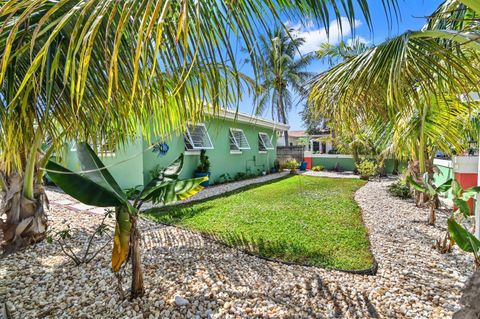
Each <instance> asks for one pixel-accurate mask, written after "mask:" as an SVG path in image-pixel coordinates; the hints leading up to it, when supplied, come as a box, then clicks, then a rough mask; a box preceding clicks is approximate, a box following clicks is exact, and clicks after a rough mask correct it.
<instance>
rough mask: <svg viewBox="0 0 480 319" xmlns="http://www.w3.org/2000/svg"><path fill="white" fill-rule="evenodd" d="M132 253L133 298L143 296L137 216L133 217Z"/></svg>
mask: <svg viewBox="0 0 480 319" xmlns="http://www.w3.org/2000/svg"><path fill="white" fill-rule="evenodd" d="M132 229H133V230H132V235H131V239H130V240H131V249H132V250H131V253H132V295H131V298H132V299H134V298H137V297H141V296H143V294H144V293H145V288H144V286H143V270H142V257H141V254H140V238H141V237H140V231H139V230H138V228H137V217H132Z"/></svg>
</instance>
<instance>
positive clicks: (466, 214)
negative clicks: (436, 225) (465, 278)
mask: <svg viewBox="0 0 480 319" xmlns="http://www.w3.org/2000/svg"><path fill="white" fill-rule="evenodd" d="M452 192H453V196H454V200H453V202H454V204H455V206H456V207H457V209H456V212H457V213H458V214H457V215H460V216H462V217H463V218H464V219H467V218H470V217H471V216H472V214H471V211H470V207H469V206H468V200H469V199H470V198H472V197H473V196H475V195H477V194H478V193H480V187H479V186H474V187H470V188H468V189H466V190H464V189H463V188H462V187H461V186H460V184H459V183H458V182H457V181H454V182H453V183H452ZM448 232H449V233H450V237H451V239H452V241H453V242H454V243H456V244H457V245H458V247H459V248H460V249H461V250H463V251H465V252H468V253H472V254H473V256H474V259H475V265H476V267H477V268H478V267H480V240H478V238H476V237H475V236H474V235H473V234H472V233H471V232H469V231H468V230H467V229H466V228H465V227H464V226H463V225H461V224H460V223H459V222H457V220H456V219H455V216H451V217H450V218H449V219H448Z"/></svg>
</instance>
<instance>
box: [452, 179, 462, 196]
mask: <svg viewBox="0 0 480 319" xmlns="http://www.w3.org/2000/svg"><path fill="white" fill-rule="evenodd" d="M452 193H453V196H454V197H455V198H462V193H463V188H462V186H461V185H460V183H459V182H458V181H457V180H456V179H454V180H453V181H452Z"/></svg>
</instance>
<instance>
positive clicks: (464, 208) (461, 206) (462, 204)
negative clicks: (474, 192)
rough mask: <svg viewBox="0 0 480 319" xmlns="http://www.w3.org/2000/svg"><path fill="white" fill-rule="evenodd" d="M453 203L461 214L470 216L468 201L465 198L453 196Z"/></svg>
mask: <svg viewBox="0 0 480 319" xmlns="http://www.w3.org/2000/svg"><path fill="white" fill-rule="evenodd" d="M453 203H454V204H455V205H456V206H457V207H458V210H459V211H460V213H461V214H462V215H463V216H465V217H469V216H470V207H469V206H468V203H467V202H466V201H465V200H463V199H461V198H454V199H453Z"/></svg>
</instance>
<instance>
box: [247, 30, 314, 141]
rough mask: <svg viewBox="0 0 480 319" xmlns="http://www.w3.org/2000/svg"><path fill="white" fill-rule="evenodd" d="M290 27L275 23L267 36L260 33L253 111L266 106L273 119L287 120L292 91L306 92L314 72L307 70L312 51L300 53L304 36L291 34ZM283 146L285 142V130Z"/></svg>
mask: <svg viewBox="0 0 480 319" xmlns="http://www.w3.org/2000/svg"><path fill="white" fill-rule="evenodd" d="M293 31H294V30H293V29H289V30H285V29H284V28H283V27H282V28H280V27H277V28H276V29H275V30H274V31H273V32H269V33H268V34H267V36H262V37H260V43H261V48H262V49H261V54H262V56H261V57H260V58H257V60H258V61H263V65H261V66H259V78H260V88H259V92H258V96H256V102H257V103H256V113H257V115H261V114H263V113H264V112H265V111H266V109H267V108H268V107H270V112H271V115H272V120H277V121H279V122H280V123H284V124H287V123H288V113H289V111H290V110H291V109H292V107H293V103H294V99H295V97H294V94H296V95H297V98H300V99H302V98H303V97H305V96H306V95H307V90H305V84H306V83H307V81H308V80H309V79H310V78H311V77H312V76H313V73H312V72H308V71H306V68H307V67H308V65H309V64H310V63H311V62H312V60H313V59H314V56H313V55H305V56H299V57H297V56H298V55H299V51H298V50H299V47H300V46H301V45H302V44H304V42H305V39H303V38H301V37H293V36H292V34H293ZM284 137H285V146H288V132H285V136H284Z"/></svg>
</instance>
